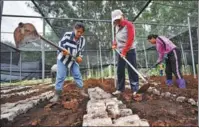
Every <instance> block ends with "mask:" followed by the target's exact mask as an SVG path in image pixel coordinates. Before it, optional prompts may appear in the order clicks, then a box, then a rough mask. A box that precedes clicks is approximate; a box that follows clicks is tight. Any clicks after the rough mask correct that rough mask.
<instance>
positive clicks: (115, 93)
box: [112, 90, 121, 95]
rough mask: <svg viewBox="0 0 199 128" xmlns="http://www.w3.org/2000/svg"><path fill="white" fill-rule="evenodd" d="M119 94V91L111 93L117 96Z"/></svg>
mask: <svg viewBox="0 0 199 128" xmlns="http://www.w3.org/2000/svg"><path fill="white" fill-rule="evenodd" d="M120 93H121V91H119V90H117V91H115V92H113V93H112V94H113V95H117V94H120Z"/></svg>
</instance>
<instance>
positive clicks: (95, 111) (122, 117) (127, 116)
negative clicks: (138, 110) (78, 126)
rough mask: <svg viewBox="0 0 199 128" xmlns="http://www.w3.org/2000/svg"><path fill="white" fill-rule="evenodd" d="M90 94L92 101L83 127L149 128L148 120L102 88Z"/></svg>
mask: <svg viewBox="0 0 199 128" xmlns="http://www.w3.org/2000/svg"><path fill="white" fill-rule="evenodd" d="M88 94H89V98H90V100H89V101H88V103H87V114H86V115H84V117H83V126H149V123H148V122H147V120H145V119H140V118H139V116H138V115H136V114H133V112H132V110H131V109H128V108H126V105H125V104H123V103H122V101H119V100H117V98H114V97H113V96H112V95H111V94H109V93H107V92H105V91H103V90H102V89H101V88H99V87H95V88H90V89H88Z"/></svg>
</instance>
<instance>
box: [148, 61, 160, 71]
mask: <svg viewBox="0 0 199 128" xmlns="http://www.w3.org/2000/svg"><path fill="white" fill-rule="evenodd" d="M160 63H161V62H157V63H155V64H154V65H153V66H151V67H150V70H151V69H152V68H156V67H157V66H158V65H159V64H160Z"/></svg>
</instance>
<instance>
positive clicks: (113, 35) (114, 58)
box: [111, 23, 117, 87]
mask: <svg viewBox="0 0 199 128" xmlns="http://www.w3.org/2000/svg"><path fill="white" fill-rule="evenodd" d="M111 25H112V26H111V28H112V41H114V40H115V34H114V25H113V23H112V24H111ZM111 45H112V43H111ZM113 63H114V84H115V87H116V86H117V85H116V82H117V81H116V79H117V77H116V57H115V50H113Z"/></svg>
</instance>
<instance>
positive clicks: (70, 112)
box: [1, 76, 198, 127]
mask: <svg viewBox="0 0 199 128" xmlns="http://www.w3.org/2000/svg"><path fill="white" fill-rule="evenodd" d="M150 79H151V80H154V81H155V82H158V81H160V82H161V84H158V85H157V86H156V87H157V88H158V89H160V90H161V91H165V92H166V91H169V90H171V93H175V94H176V95H182V96H187V97H192V98H194V99H197V95H198V94H197V87H196V86H197V80H194V79H193V78H192V76H185V79H186V80H187V89H179V88H177V86H176V85H174V86H172V87H170V88H168V87H166V85H165V83H164V78H163V77H151V78H150ZM96 86H98V87H101V88H102V89H104V90H105V91H107V92H109V93H112V92H113V91H115V87H114V79H103V83H102V79H88V80H85V81H84V89H85V90H87V89H88V88H91V87H96ZM152 86H154V85H152ZM52 90H53V88H52ZM63 90H64V91H63V95H62V99H61V101H59V102H58V103H55V104H52V103H50V102H49V101H44V102H41V103H40V104H39V105H37V106H35V107H34V108H32V109H30V110H29V111H28V112H27V113H25V114H21V115H19V116H17V117H16V118H15V119H14V121H13V122H8V121H5V120H1V126H15V127H16V126H18V127H21V126H82V122H83V115H84V114H86V105H87V102H88V100H89V99H88V97H85V96H82V95H81V94H80V90H81V89H79V88H77V87H76V85H75V84H74V83H73V82H72V81H66V82H65V84H64V89H63ZM190 90H191V91H190ZM25 97H26V96H25ZM132 97H133V96H132V92H131V90H130V89H126V90H125V92H124V93H123V94H121V95H117V98H118V99H120V100H122V102H123V103H125V104H126V105H127V107H128V108H130V109H132V111H133V113H134V114H138V115H139V116H140V118H144V119H147V120H148V121H149V123H150V126H197V122H198V121H197V120H198V119H197V115H198V111H197V107H196V106H191V105H189V104H188V103H177V102H175V101H171V100H169V99H166V98H160V97H159V96H155V95H153V94H149V93H145V94H143V97H142V100H141V101H139V102H138V101H135V100H133V98H132ZM11 98H13V97H11ZM1 100H2V99H1ZM7 100H9V99H7ZM20 100H21V99H20Z"/></svg>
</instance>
